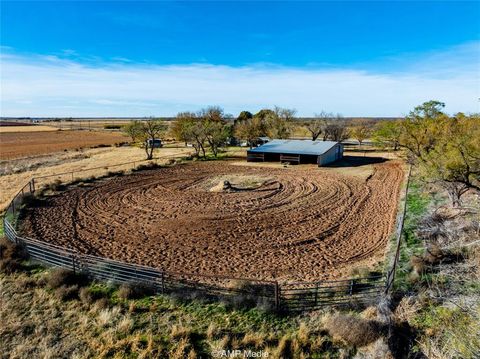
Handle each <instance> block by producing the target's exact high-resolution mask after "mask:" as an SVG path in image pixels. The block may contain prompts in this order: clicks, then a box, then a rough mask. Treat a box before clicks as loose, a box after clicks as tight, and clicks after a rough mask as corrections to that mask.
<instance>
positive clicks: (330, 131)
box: [323, 114, 349, 142]
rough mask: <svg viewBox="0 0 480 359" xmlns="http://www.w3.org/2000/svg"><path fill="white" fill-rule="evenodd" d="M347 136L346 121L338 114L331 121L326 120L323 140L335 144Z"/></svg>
mask: <svg viewBox="0 0 480 359" xmlns="http://www.w3.org/2000/svg"><path fill="white" fill-rule="evenodd" d="M348 136H349V132H348V127H347V123H346V121H345V120H344V119H343V117H342V116H341V115H340V114H337V116H336V117H335V118H333V119H331V120H328V122H327V125H326V126H325V132H324V135H323V138H324V140H327V139H328V140H331V141H335V142H342V141H344V140H346V139H347V138H348Z"/></svg>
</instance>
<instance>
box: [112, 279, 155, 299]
mask: <svg viewBox="0 0 480 359" xmlns="http://www.w3.org/2000/svg"><path fill="white" fill-rule="evenodd" d="M154 294H155V290H154V289H153V288H152V286H151V285H150V284H148V283H141V282H139V283H124V284H122V285H121V286H120V288H119V290H118V297H119V298H120V299H124V300H127V299H139V298H143V297H148V296H151V295H154Z"/></svg>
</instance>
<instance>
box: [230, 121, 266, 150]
mask: <svg viewBox="0 0 480 359" xmlns="http://www.w3.org/2000/svg"><path fill="white" fill-rule="evenodd" d="M234 133H235V136H236V137H238V138H241V139H243V140H245V141H247V143H248V145H249V146H250V148H252V147H253V145H254V144H255V141H256V140H257V139H258V138H259V137H262V136H266V134H267V126H266V123H265V121H263V120H262V118H260V117H256V116H255V117H252V118H249V119H247V120H244V121H241V122H237V124H236V126H235V129H234Z"/></svg>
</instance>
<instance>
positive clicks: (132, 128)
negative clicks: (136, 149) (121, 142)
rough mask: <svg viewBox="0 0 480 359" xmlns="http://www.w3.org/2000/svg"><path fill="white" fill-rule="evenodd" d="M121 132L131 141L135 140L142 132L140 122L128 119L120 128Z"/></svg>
mask: <svg viewBox="0 0 480 359" xmlns="http://www.w3.org/2000/svg"><path fill="white" fill-rule="evenodd" d="M122 130H123V132H124V133H125V134H126V135H127V136H129V137H130V138H131V139H132V142H134V143H135V142H136V141H137V140H138V138H139V137H140V135H141V132H142V123H141V122H140V121H138V120H134V121H130V122H129V123H127V124H126V125H125V126H123V128H122Z"/></svg>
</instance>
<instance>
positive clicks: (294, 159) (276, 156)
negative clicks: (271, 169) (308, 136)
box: [247, 140, 343, 166]
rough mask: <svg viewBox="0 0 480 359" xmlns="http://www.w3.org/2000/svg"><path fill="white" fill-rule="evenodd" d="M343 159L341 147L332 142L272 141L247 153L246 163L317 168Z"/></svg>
mask: <svg viewBox="0 0 480 359" xmlns="http://www.w3.org/2000/svg"><path fill="white" fill-rule="evenodd" d="M342 157H343V146H342V145H341V144H340V143H338V142H334V141H310V140H273V141H270V142H268V143H266V144H264V145H262V146H259V147H257V148H254V149H251V150H248V151H247V161H248V162H254V161H262V162H267V161H272V162H276V161H280V162H290V163H297V164H300V163H317V164H318V165H319V166H322V165H326V164H328V163H331V162H334V161H337V160H339V159H341V158H342Z"/></svg>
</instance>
